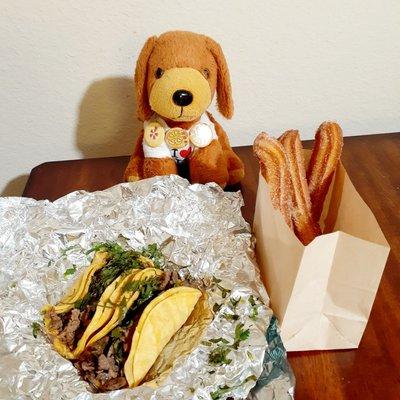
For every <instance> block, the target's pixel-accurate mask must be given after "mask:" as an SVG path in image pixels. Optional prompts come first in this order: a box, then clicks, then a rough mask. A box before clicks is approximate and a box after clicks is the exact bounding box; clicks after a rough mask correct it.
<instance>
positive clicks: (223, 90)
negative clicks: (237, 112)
mask: <svg viewBox="0 0 400 400" xmlns="http://www.w3.org/2000/svg"><path fill="white" fill-rule="evenodd" d="M206 40H207V48H208V49H209V50H210V52H211V54H212V55H213V57H214V59H215V61H216V63H217V66H218V76H217V104H218V110H219V112H220V113H221V114H222V115H223V116H224V117H225V118H232V116H233V99H232V88H231V80H230V77H229V69H228V64H227V63H226V60H225V56H224V53H223V52H222V49H221V46H220V45H219V44H218V43H217V42H216V41H215V40H213V39H211V38H207V39H206Z"/></svg>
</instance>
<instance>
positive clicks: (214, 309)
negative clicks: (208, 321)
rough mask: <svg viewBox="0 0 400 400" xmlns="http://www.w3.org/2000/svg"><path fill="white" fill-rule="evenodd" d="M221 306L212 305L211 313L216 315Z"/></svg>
mask: <svg viewBox="0 0 400 400" xmlns="http://www.w3.org/2000/svg"><path fill="white" fill-rule="evenodd" d="M221 306H222V304H218V303H214V305H213V311H214V312H215V313H217V312H218V311H219V309H220V308H221Z"/></svg>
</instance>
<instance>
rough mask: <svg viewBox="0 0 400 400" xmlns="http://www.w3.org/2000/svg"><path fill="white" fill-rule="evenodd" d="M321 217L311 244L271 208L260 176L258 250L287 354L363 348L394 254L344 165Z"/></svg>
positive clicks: (257, 222)
mask: <svg viewBox="0 0 400 400" xmlns="http://www.w3.org/2000/svg"><path fill="white" fill-rule="evenodd" d="M321 221H322V223H321V226H322V229H323V232H324V234H323V235H321V236H319V237H317V238H315V239H314V240H313V241H312V242H311V243H310V244H309V245H308V246H304V245H303V244H302V243H301V242H300V241H299V240H298V239H297V237H296V235H295V234H294V233H293V232H292V231H291V230H290V228H289V227H288V226H287V225H286V223H285V221H284V219H283V217H282V215H281V213H280V212H279V211H278V210H274V208H273V207H272V203H271V200H270V196H269V188H268V185H267V183H266V181H265V179H264V178H263V177H262V175H260V177H259V185H258V192H257V202H256V210H255V215H254V223H253V229H254V233H255V236H256V240H257V241H256V252H257V258H258V262H259V265H260V269H261V274H262V277H263V280H264V283H265V285H266V287H267V290H268V293H269V296H270V298H271V305H272V309H273V310H274V312H275V313H276V315H277V317H278V319H279V321H280V326H281V335H282V340H283V343H284V344H285V347H286V349H287V350H288V351H298V350H328V349H347V348H355V347H358V345H359V343H360V340H361V337H362V335H363V332H364V330H365V327H366V325H367V322H368V317H369V314H370V312H371V308H372V304H373V302H374V299H375V295H376V292H377V290H378V286H379V282H380V279H381V276H382V273H383V269H384V267H385V264H386V260H387V257H388V254H389V250H390V249H389V245H388V243H387V241H386V239H385V237H384V235H383V233H382V231H381V229H380V228H379V225H378V222H377V221H376V219H375V217H374V215H373V214H372V211H371V210H370V209H369V208H368V206H367V205H366V204H365V202H364V201H363V200H362V198H361V197H360V195H359V194H358V193H357V191H356V189H355V188H354V186H353V184H352V183H351V181H350V179H349V177H348V176H347V173H346V171H345V169H344V168H343V165H339V166H338V168H337V171H336V174H335V178H334V181H333V182H332V185H331V188H330V193H329V194H328V196H327V199H326V201H325V205H324V211H323V214H322V217H321Z"/></svg>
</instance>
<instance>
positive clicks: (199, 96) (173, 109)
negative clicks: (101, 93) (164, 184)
mask: <svg viewBox="0 0 400 400" xmlns="http://www.w3.org/2000/svg"><path fill="white" fill-rule="evenodd" d="M135 88H136V98H137V114H138V118H139V119H140V120H141V121H143V130H142V132H141V133H140V135H139V137H138V140H137V143H136V146H135V150H134V153H133V155H132V156H131V159H130V161H129V164H128V166H127V168H126V170H125V176H124V177H125V180H127V181H131V182H132V181H137V180H139V179H142V178H149V177H153V176H156V175H169V174H178V172H179V171H181V170H183V169H182V167H184V166H185V165H186V166H187V167H188V168H187V169H188V175H189V178H190V181H191V182H192V183H207V182H216V183H218V184H219V185H220V186H221V187H222V188H224V187H225V186H226V185H232V184H235V183H238V182H239V181H240V180H241V179H242V178H243V176H244V167H243V163H242V161H241V160H240V159H239V157H238V156H237V155H236V154H235V153H234V152H233V150H232V148H231V146H230V144H229V140H228V137H227V135H226V133H225V131H224V130H223V129H222V127H221V125H220V124H219V123H218V122H217V121H216V120H215V119H214V117H213V116H212V115H211V114H210V113H209V112H208V111H207V108H208V106H209V105H210V103H211V101H212V99H213V96H214V94H215V92H216V94H217V105H218V110H219V112H220V113H221V114H222V115H223V116H224V117H225V118H231V117H232V115H233V101H232V94H231V84H230V78H229V70H228V66H227V64H226V60H225V57H224V54H223V53H222V50H221V47H220V46H219V44H218V43H216V42H215V41H214V40H212V39H210V38H209V37H207V36H204V35H199V34H196V33H192V32H183V31H173V32H166V33H164V34H162V35H161V36H159V37H155V36H153V37H150V38H149V39H148V40H147V42H146V43H145V45H144V47H143V49H142V51H141V53H140V55H139V59H138V60H137V64H136V70H135Z"/></svg>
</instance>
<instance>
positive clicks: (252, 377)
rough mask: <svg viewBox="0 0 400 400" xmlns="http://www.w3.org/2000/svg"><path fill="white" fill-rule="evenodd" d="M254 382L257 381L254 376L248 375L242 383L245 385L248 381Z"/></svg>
mask: <svg viewBox="0 0 400 400" xmlns="http://www.w3.org/2000/svg"><path fill="white" fill-rule="evenodd" d="M256 380H257V377H256V376H255V375H250V376H248V377H247V378H246V379H245V380H244V381H243V383H247V382H250V381H256Z"/></svg>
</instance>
